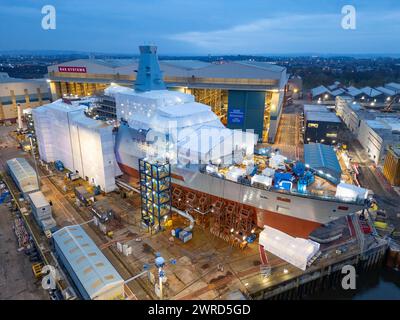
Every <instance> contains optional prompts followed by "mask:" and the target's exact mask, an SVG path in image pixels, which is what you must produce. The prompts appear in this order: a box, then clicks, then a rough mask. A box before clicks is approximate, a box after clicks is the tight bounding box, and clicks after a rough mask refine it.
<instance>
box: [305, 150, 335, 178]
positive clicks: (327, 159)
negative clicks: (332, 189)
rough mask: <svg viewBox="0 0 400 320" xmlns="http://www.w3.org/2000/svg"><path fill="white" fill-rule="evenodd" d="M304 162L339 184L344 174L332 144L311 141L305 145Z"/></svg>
mask: <svg viewBox="0 0 400 320" xmlns="http://www.w3.org/2000/svg"><path fill="white" fill-rule="evenodd" d="M304 162H305V163H306V165H308V166H310V168H312V169H314V170H316V171H317V173H318V174H319V175H321V176H323V177H325V178H327V179H328V180H330V181H332V182H333V183H336V184H338V183H339V182H340V177H341V175H342V169H341V168H340V164H339V161H338V158H337V156H336V152H335V150H334V149H333V148H332V147H331V146H327V145H325V144H321V143H309V144H305V145H304Z"/></svg>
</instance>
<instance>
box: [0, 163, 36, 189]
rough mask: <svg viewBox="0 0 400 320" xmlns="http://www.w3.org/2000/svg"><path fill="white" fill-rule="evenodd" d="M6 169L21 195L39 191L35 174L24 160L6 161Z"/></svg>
mask: <svg viewBox="0 0 400 320" xmlns="http://www.w3.org/2000/svg"><path fill="white" fill-rule="evenodd" d="M7 167H8V170H9V173H10V175H11V177H12V178H13V180H14V182H15V183H16V185H17V186H18V188H19V190H21V191H22V192H23V193H30V192H32V191H37V190H39V185H38V180H37V177H36V172H35V170H34V169H33V168H32V167H31V165H30V164H29V163H28V161H26V159H25V158H14V159H10V160H7Z"/></svg>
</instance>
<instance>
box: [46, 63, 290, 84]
mask: <svg viewBox="0 0 400 320" xmlns="http://www.w3.org/2000/svg"><path fill="white" fill-rule="evenodd" d="M159 64H160V69H161V71H162V72H163V73H164V75H165V76H166V77H188V78H191V77H199V78H232V79H267V80H279V81H283V78H284V80H287V79H286V68H285V67H281V66H278V65H275V64H272V63H268V62H258V61H228V62H223V63H208V62H204V61H199V60H160V61H159ZM96 65H97V66H100V67H102V68H100V69H99V71H98V72H97V73H111V74H116V73H119V74H133V73H134V70H137V68H138V61H137V60H129V59H108V60H104V59H77V60H72V61H67V62H63V63H60V64H57V65H53V66H49V67H48V70H49V72H52V71H55V72H58V67H59V66H76V67H78V66H79V67H87V72H88V73H96V71H93V69H92V68H94V69H95V68H96ZM104 68H106V69H104Z"/></svg>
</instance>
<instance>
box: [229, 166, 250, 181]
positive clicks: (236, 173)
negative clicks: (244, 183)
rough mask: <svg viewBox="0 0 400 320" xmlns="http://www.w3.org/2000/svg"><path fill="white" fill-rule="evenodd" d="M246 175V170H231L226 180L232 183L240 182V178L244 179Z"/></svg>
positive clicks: (236, 168) (235, 168) (234, 168)
mask: <svg viewBox="0 0 400 320" xmlns="http://www.w3.org/2000/svg"><path fill="white" fill-rule="evenodd" d="M245 174H246V170H245V169H242V168H238V167H233V168H232V169H230V170H229V171H228V172H227V174H226V175H225V178H226V179H228V180H231V181H238V179H239V177H243V176H244V175H245Z"/></svg>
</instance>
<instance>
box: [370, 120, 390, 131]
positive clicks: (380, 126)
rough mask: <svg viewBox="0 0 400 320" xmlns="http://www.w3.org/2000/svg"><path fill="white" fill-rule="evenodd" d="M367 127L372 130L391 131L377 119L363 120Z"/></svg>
mask: <svg viewBox="0 0 400 320" xmlns="http://www.w3.org/2000/svg"><path fill="white" fill-rule="evenodd" d="M365 122H366V123H367V125H368V127H370V128H371V129H374V130H391V127H390V126H389V125H388V124H386V123H385V122H383V121H381V120H379V119H371V120H365Z"/></svg>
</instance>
